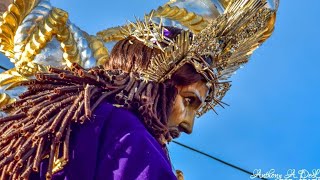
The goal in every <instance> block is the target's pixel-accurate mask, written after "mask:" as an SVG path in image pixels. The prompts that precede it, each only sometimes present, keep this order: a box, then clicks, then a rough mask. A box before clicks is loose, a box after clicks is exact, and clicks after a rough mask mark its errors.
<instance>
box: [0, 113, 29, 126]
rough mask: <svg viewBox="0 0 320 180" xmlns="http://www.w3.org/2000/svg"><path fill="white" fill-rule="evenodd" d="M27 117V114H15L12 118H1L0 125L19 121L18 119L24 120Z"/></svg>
mask: <svg viewBox="0 0 320 180" xmlns="http://www.w3.org/2000/svg"><path fill="white" fill-rule="evenodd" d="M26 116H27V115H26V113H19V114H15V115H12V116H7V117H3V118H0V124H2V123H5V122H8V121H13V120H18V119H20V118H24V117H26Z"/></svg>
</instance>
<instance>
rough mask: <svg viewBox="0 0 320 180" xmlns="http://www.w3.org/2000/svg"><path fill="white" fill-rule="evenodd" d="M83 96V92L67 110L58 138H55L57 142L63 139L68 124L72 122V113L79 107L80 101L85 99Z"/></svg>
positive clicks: (57, 134)
mask: <svg viewBox="0 0 320 180" xmlns="http://www.w3.org/2000/svg"><path fill="white" fill-rule="evenodd" d="M83 96H84V93H81V94H80V96H79V97H78V98H77V99H76V100H75V101H74V102H73V104H72V106H71V108H70V110H69V111H68V112H67V114H66V116H65V117H64V119H63V120H62V122H61V125H60V129H59V131H58V132H57V133H56V139H55V141H56V142H58V141H59V140H60V139H61V137H62V135H63V133H64V131H65V129H66V127H67V125H69V124H70V120H71V118H72V113H74V111H75V110H76V109H77V108H78V106H79V102H80V101H81V100H83Z"/></svg>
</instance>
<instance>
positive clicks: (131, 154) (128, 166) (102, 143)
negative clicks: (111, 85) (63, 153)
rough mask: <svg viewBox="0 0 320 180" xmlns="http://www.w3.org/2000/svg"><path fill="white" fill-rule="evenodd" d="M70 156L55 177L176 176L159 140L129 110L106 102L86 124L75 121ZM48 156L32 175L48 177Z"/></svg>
mask: <svg viewBox="0 0 320 180" xmlns="http://www.w3.org/2000/svg"><path fill="white" fill-rule="evenodd" d="M69 152H70V160H69V163H68V164H67V166H66V167H65V168H64V169H63V170H62V171H60V172H58V173H56V174H54V176H53V179H55V180H60V179H63V180H78V179H79V180H93V179H97V180H102V179H103V180H109V179H119V180H120V179H121V180H131V179H152V180H153V179H159V180H160V179H161V180H162V179H165V180H171V179H177V178H176V177H175V175H174V173H173V171H172V169H171V165H170V162H169V160H168V158H167V157H166V154H165V153H164V151H163V150H162V148H161V146H160V144H159V143H158V142H157V141H156V140H155V139H154V138H153V137H152V135H151V134H150V133H149V132H148V131H147V130H146V128H145V127H144V126H143V124H142V123H141V122H140V120H139V119H138V118H137V117H136V116H135V115H134V114H133V113H131V112H130V111H128V110H126V109H123V108H116V107H114V106H112V105H110V104H108V103H107V102H103V103H101V104H100V106H99V107H98V108H97V109H96V111H95V112H94V115H93V118H92V120H91V121H90V122H87V123H86V124H83V125H79V124H74V125H73V126H72V132H71V137H70V151H69ZM47 161H48V160H47V159H46V160H44V161H43V162H42V163H41V167H40V173H33V174H32V175H31V176H30V179H45V172H46V169H47V164H48V162H47Z"/></svg>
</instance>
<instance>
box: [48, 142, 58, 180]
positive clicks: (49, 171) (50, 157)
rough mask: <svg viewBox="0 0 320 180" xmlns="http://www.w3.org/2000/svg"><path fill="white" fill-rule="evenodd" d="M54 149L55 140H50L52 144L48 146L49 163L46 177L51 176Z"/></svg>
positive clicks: (49, 177)
mask: <svg viewBox="0 0 320 180" xmlns="http://www.w3.org/2000/svg"><path fill="white" fill-rule="evenodd" d="M55 150H56V142H52V144H51V146H50V155H49V164H48V170H47V173H46V179H51V178H52V169H53V161H54V154H55Z"/></svg>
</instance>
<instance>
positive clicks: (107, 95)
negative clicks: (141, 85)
mask: <svg viewBox="0 0 320 180" xmlns="http://www.w3.org/2000/svg"><path fill="white" fill-rule="evenodd" d="M123 87H124V86H122V87H120V88H119V89H115V90H112V91H109V92H105V93H103V94H102V96H100V97H99V99H98V100H97V101H96V102H95V103H94V104H93V105H92V107H91V111H92V112H93V111H94V110H95V109H96V108H97V107H98V105H99V104H100V103H101V102H102V101H103V100H105V99H106V98H107V97H109V96H111V95H113V94H115V93H117V92H118V91H121V90H122V88H123Z"/></svg>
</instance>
